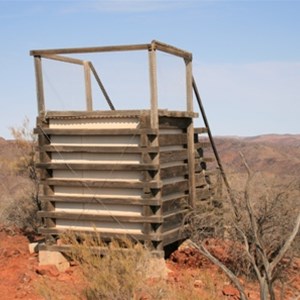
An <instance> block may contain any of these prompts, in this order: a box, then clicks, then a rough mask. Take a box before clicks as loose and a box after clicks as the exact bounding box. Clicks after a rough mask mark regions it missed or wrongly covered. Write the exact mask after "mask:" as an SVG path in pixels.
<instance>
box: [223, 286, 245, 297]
mask: <svg viewBox="0 0 300 300" xmlns="http://www.w3.org/2000/svg"><path fill="white" fill-rule="evenodd" d="M222 293H223V295H224V296H228V297H230V298H232V299H234V300H239V299H241V298H240V292H239V291H238V290H237V289H236V288H234V287H233V286H231V285H227V286H224V287H223V289H222Z"/></svg>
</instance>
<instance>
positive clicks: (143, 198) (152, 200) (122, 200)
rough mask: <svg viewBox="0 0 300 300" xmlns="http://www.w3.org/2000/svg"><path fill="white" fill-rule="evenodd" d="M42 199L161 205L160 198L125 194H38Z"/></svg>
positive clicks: (67, 201) (68, 201)
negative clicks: (109, 195)
mask: <svg viewBox="0 0 300 300" xmlns="http://www.w3.org/2000/svg"><path fill="white" fill-rule="evenodd" d="M40 199H41V200H42V201H45V202H46V201H49V202H64V203H65V202H66V203H100V204H115V205H139V206H144V205H145V206H147V205H151V206H161V204H162V200H161V199H155V198H151V197H150V196H146V195H141V199H137V198H135V197H130V196H127V197H126V198H124V197H113V198H112V197H103V196H97V197H86V196H82V197H79V196H55V195H53V196H40Z"/></svg>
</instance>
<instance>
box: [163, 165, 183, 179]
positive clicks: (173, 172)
mask: <svg viewBox="0 0 300 300" xmlns="http://www.w3.org/2000/svg"><path fill="white" fill-rule="evenodd" d="M187 173H188V165H187V164H182V165H178V166H171V167H163V168H161V169H160V178H161V179H166V178H170V177H178V176H184V175H186V174H187Z"/></svg>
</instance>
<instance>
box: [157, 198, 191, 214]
mask: <svg viewBox="0 0 300 300" xmlns="http://www.w3.org/2000/svg"><path fill="white" fill-rule="evenodd" d="M188 198H189V196H188V195H176V197H174V199H170V200H168V201H163V203H162V210H163V215H165V214H168V213H170V212H174V211H178V210H182V209H185V208H187V207H188V206H189V204H188Z"/></svg>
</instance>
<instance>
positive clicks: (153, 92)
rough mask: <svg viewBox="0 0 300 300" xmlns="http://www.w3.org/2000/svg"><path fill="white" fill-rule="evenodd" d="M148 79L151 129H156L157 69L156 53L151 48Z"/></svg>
mask: <svg viewBox="0 0 300 300" xmlns="http://www.w3.org/2000/svg"><path fill="white" fill-rule="evenodd" d="M148 55H149V77H150V101H151V102H150V106H151V111H150V115H151V118H150V121H151V128H158V111H157V109H158V94H157V67H156V51H155V49H153V47H152V46H151V49H150V50H149V54H148Z"/></svg>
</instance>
